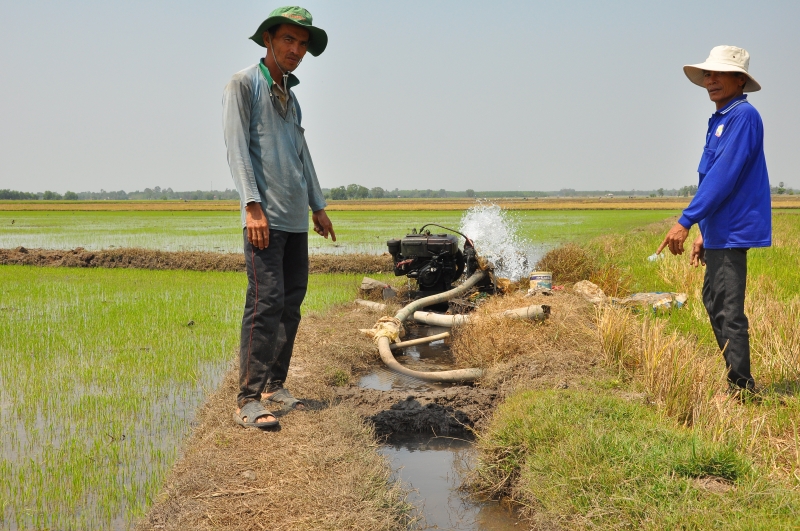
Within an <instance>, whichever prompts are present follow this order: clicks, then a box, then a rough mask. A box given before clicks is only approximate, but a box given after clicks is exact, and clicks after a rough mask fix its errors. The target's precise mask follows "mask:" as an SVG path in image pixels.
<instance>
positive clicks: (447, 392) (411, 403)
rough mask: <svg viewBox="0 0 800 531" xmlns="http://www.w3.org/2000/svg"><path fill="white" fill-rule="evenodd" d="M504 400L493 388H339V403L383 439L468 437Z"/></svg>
mask: <svg viewBox="0 0 800 531" xmlns="http://www.w3.org/2000/svg"><path fill="white" fill-rule="evenodd" d="M499 400H500V396H499V395H498V393H497V392H496V391H494V390H491V389H483V388H478V387H471V386H464V385H461V386H457V387H450V388H448V389H441V390H432V391H423V392H408V391H379V390H376V389H362V388H359V387H348V388H339V389H337V390H336V401H337V402H340V403H342V402H344V403H346V404H347V405H348V406H350V407H352V408H353V409H354V410H355V411H356V412H357V413H358V414H359V415H360V416H361V417H363V418H365V419H366V420H368V421H369V422H371V423H372V424H373V425H374V426H375V431H376V433H377V434H378V435H379V436H388V435H395V434H401V433H429V434H432V435H434V434H435V435H449V436H464V435H467V434H469V433H470V432H471V430H473V429H476V428H477V429H479V428H480V427H481V425H482V424H483V423H484V422H485V421H487V420H488V419H489V417H490V416H491V412H492V411H493V410H494V408H495V406H496V405H497V403H498V402H499Z"/></svg>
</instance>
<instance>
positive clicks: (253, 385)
mask: <svg viewBox="0 0 800 531" xmlns="http://www.w3.org/2000/svg"><path fill="white" fill-rule="evenodd" d="M250 38H251V39H252V40H253V41H254V42H255V43H256V44H258V45H260V46H263V47H264V48H267V53H266V57H264V58H263V59H262V60H261V61H259V62H258V63H257V64H255V65H253V66H250V67H249V68H246V69H244V70H242V71H241V72H238V73H236V74H234V76H233V78H232V79H231V81H230V82H229V83H228V85H227V86H226V87H225V91H224V93H223V98H222V120H223V128H224V133H225V145H226V146H227V149H228V165H229V166H230V169H231V175H232V176H233V182H234V183H235V185H236V189H237V190H238V192H239V197H240V199H241V216H242V228H243V234H244V255H245V262H246V265H247V280H248V286H247V297H246V300H245V308H244V317H243V318H242V334H241V344H240V350H239V395H238V397H237V410H236V413H235V414H234V419H235V420H236V422H237V423H238V424H240V425H242V426H246V427H256V428H271V427H276V426H277V425H278V419H277V418H276V417H275V416H274V415H273V414H272V413H271V412H270V411H269V410H267V409H266V408H265V407H264V406H263V405H262V404H261V399H262V398H264V399H266V400H267V401H268V402H271V403H273V404H281V405H285V406H289V407H291V408H296V409H301V408H303V407H304V404H303V403H302V401H300V400H297V399H295V398H294V397H293V396H292V395H291V394H290V393H289V391H288V390H287V389H284V388H283V382H284V381H285V380H286V376H287V375H288V371H289V362H290V360H291V357H292V350H293V348H294V340H295V336H296V334H297V328H298V326H299V325H300V305H301V304H302V302H303V299H304V298H305V294H306V289H307V287H308V210H309V207H310V208H311V211H312V216H311V219H312V222H313V224H314V230H315V231H316V232H317V233H318V234H319V235H321V236H324V237H325V238H327V237H328V235H330V236H331V238H332V239H333V241H336V234H335V233H334V232H333V225H332V224H331V221H330V219H328V215H327V214H326V213H325V206H326V205H325V200H324V198H323V196H322V190H321V189H320V186H319V182H318V180H317V174H316V172H315V171H314V164H313V162H312V161H311V154H310V153H309V151H308V146H307V145H306V140H305V136H304V134H303V133H304V130H303V128H302V127H301V126H300V121H301V119H302V114H301V112H300V105H299V104H298V103H297V99H295V96H294V92H293V91H292V90H291V89H292V87H294V86H296V85H297V84H298V83H299V81H298V79H297V77H295V75H294V74H293V73H292V72H293V71H294V70H295V69H296V68H297V66H298V65H299V64H300V61H302V59H303V56H305V54H306V52H310V53H311V55H313V56H317V55H319V54H321V53H322V52H323V51H324V50H325V47H326V46H327V44H328V36H327V34H326V33H325V31H323V30H322V29H320V28H317V27H314V26H313V25H312V18H311V13H309V12H308V11H306V10H305V9H303V8H301V7H281V8H278V9H276V10H274V11H273V12H272V13H270V16H269V17H268V18H267V19H266V20H265V21H264V22H262V23H261V25H260V26H259V27H258V30H256V32H255V34H254V35H253V36H252V37H250Z"/></svg>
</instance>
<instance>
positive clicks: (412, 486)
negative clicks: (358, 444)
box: [380, 434, 520, 531]
mask: <svg viewBox="0 0 800 531" xmlns="http://www.w3.org/2000/svg"><path fill="white" fill-rule="evenodd" d="M380 451H381V453H382V454H383V455H385V456H387V457H388V458H389V459H390V461H391V463H392V467H393V468H395V469H397V471H396V475H397V476H398V477H399V478H400V479H401V480H402V482H403V484H404V486H405V487H406V488H408V489H409V490H411V494H410V495H409V498H408V501H409V502H411V503H412V504H414V506H416V507H417V510H418V511H419V513H420V514H421V515H422V517H423V518H424V520H423V522H422V525H421V526H420V528H421V529H449V530H452V531H510V530H517V529H520V526H519V524H520V522H519V520H517V519H516V518H514V516H513V514H511V513H510V512H509V511H508V510H506V509H504V508H503V507H501V506H500V504H499V503H498V502H495V501H486V502H482V501H477V500H475V499H473V498H472V497H470V496H469V495H468V494H466V493H464V492H462V491H460V490H459V485H460V484H461V483H462V481H463V471H466V470H468V469H469V468H471V466H472V461H473V460H474V448H473V444H472V442H471V441H467V440H463V439H453V438H448V437H431V436H430V435H420V434H416V435H399V436H395V437H392V438H391V439H390V440H389V441H388V443H387V444H386V445H385V446H384V447H383V448H382V449H381V450H380Z"/></svg>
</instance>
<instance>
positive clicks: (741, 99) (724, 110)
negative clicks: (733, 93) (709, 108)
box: [714, 94, 747, 116]
mask: <svg viewBox="0 0 800 531" xmlns="http://www.w3.org/2000/svg"><path fill="white" fill-rule="evenodd" d="M746 102H747V94H742V95H741V96H739V97H738V98H733V99H732V100H731V101H730V102H729V103H728V104H727V105H726V106H725V107H723V108H722V109H720V110H718V111H717V112H715V113H714V114H721V115H723V116H724V115H726V114H728V112H729V111H730V110H731V109H733V108H734V107H736V106H737V105H741V104H742V103H746Z"/></svg>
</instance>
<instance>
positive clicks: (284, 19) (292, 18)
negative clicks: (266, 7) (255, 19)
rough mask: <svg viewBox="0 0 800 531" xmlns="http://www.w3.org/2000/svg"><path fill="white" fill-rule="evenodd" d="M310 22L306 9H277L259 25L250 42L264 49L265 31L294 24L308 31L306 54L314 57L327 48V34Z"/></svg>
mask: <svg viewBox="0 0 800 531" xmlns="http://www.w3.org/2000/svg"><path fill="white" fill-rule="evenodd" d="M312 22H313V19H312V18H311V13H309V12H308V10H307V9H303V8H302V7H298V6H287V7H279V8H278V9H276V10H274V11H273V12H272V13H270V14H269V17H267V20H265V21H264V22H262V23H261V25H260V26H259V27H258V29H257V30H256V32H255V33H254V34H253V36H252V37H250V40H252V41H253V42H255V43H256V44H258V45H259V46H263V47H264V48H266V46H264V32H265V31H267V30H268V29H269V28H271V27H272V26H277V25H278V24H294V25H295V26H300V27H301V28H303V29H306V30H308V33H309V35H310V37H311V41H310V42H309V43H308V53H310V54H311V55H313V56H314V57H316V56H318V55H319V54H321V53H322V52H324V51H325V47H326V46H328V34H327V33H325V30H323V29H321V28H317V27H315V26H312V25H311V23H312Z"/></svg>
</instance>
